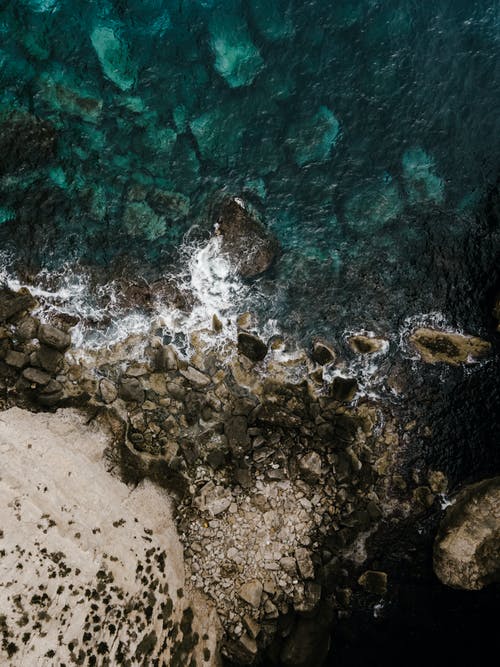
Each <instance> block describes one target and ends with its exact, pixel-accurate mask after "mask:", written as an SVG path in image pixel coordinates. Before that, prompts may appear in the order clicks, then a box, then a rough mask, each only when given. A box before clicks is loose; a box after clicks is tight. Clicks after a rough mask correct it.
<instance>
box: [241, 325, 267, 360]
mask: <svg viewBox="0 0 500 667" xmlns="http://www.w3.org/2000/svg"><path fill="white" fill-rule="evenodd" d="M238 352H239V353H240V354H244V355H245V357H247V358H248V359H250V360H251V361H255V362H257V361H262V360H263V359H264V357H265V356H266V354H267V345H266V344H265V343H264V341H262V340H261V339H260V338H259V337H258V336H256V335H255V334H251V333H247V332H246V331H240V332H239V334H238Z"/></svg>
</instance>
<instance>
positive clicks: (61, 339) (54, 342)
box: [37, 324, 71, 352]
mask: <svg viewBox="0 0 500 667" xmlns="http://www.w3.org/2000/svg"><path fill="white" fill-rule="evenodd" d="M37 337H38V340H39V341H40V343H42V344H44V345H47V346H48V347H52V348H54V349H55V350H59V351H60V352H65V351H66V350H67V349H68V348H69V346H70V345H71V336H70V335H69V334H67V333H65V332H64V331H61V329H57V328H56V327H53V326H52V325H51V324H40V326H39V327H38V333H37Z"/></svg>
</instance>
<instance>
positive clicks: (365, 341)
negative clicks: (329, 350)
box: [348, 334, 385, 354]
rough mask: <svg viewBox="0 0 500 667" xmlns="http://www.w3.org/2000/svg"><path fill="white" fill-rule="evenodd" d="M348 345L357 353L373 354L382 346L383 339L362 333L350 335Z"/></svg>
mask: <svg viewBox="0 0 500 667" xmlns="http://www.w3.org/2000/svg"><path fill="white" fill-rule="evenodd" d="M348 343H349V347H350V348H351V350H353V352H357V353H358V354H375V352H380V350H382V348H383V347H384V344H385V341H384V340H383V339H382V338H372V337H371V336H364V335H363V334H356V335H355V336H351V337H350V338H349V340H348Z"/></svg>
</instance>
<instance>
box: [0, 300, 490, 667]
mask: <svg viewBox="0 0 500 667" xmlns="http://www.w3.org/2000/svg"><path fill="white" fill-rule="evenodd" d="M35 308H36V302H35V300H34V299H33V297H32V296H31V294H30V293H29V292H28V290H26V289H22V290H20V291H18V292H14V291H12V290H9V289H8V288H2V290H1V291H0V390H1V393H0V402H1V408H2V409H7V408H9V407H11V406H14V405H16V406H19V407H23V408H27V409H29V410H35V411H39V410H50V411H54V410H56V409H58V408H63V407H74V408H75V407H76V408H78V409H79V410H83V411H84V412H85V414H86V415H87V416H88V418H90V419H92V420H94V421H96V422H97V423H99V424H101V426H102V427H103V428H105V429H106V430H107V431H108V432H109V433H110V434H112V438H113V442H114V444H113V446H112V447H111V448H110V452H109V456H110V458H111V460H112V461H113V464H114V465H115V466H116V467H117V469H119V470H120V472H121V475H122V477H123V478H124V479H125V480H128V481H129V482H136V483H137V482H138V481H139V480H141V479H142V478H145V477H149V478H150V479H152V480H153V481H154V482H156V483H157V484H159V485H160V486H163V487H165V488H166V489H168V491H169V493H170V495H171V496H172V497H173V498H174V499H175V506H176V508H175V520H176V523H177V530H178V532H179V536H180V539H181V542H182V545H183V549H184V563H185V569H186V579H187V580H188V581H189V585H190V586H191V587H192V589H193V590H196V591H198V592H199V593H200V594H201V595H202V596H203V597H204V598H205V600H206V601H207V604H208V605H209V606H210V607H211V608H212V609H213V610H214V611H215V612H216V614H217V616H218V618H219V620H220V622H221V625H222V628H223V633H222V639H221V642H220V644H219V651H220V654H221V655H222V656H224V657H225V658H226V659H228V660H229V661H231V664H236V665H243V664H253V663H255V662H258V661H259V660H261V659H262V656H264V655H266V656H267V659H268V660H272V661H274V663H275V664H283V665H290V666H297V667H300V666H302V665H304V666H306V665H311V664H317V665H319V664H321V662H322V660H323V659H324V657H325V656H326V654H327V652H328V649H329V644H330V630H331V627H332V624H333V620H334V618H336V617H344V618H345V617H346V616H347V617H348V616H349V614H350V610H351V606H352V600H353V597H357V598H359V597H360V596H361V597H362V598H363V599H364V600H365V601H366V604H368V605H372V606H376V605H377V604H381V603H383V600H384V596H385V595H386V593H387V590H388V588H390V586H391V581H390V576H389V580H388V574H387V572H384V571H381V570H377V569H374V568H371V567H367V566H366V563H367V562H368V560H369V559H368V554H367V551H366V550H367V541H368V540H369V538H370V536H371V535H373V534H374V533H375V532H376V531H377V529H378V527H379V526H380V525H381V524H383V523H387V524H391V525H392V526H394V525H398V524H399V523H402V522H405V521H406V522H407V521H411V520H413V518H417V517H419V516H421V515H422V513H425V512H426V511H428V510H429V508H431V507H433V506H434V505H435V504H439V502H440V499H441V498H442V497H443V494H444V493H445V492H446V491H447V479H446V476H445V474H443V472H442V471H440V470H431V469H427V470H419V471H416V470H413V471H409V473H408V471H407V470H405V468H404V464H403V462H404V452H405V449H406V448H407V446H408V442H409V441H410V440H411V438H412V437H413V433H416V432H417V431H418V432H419V433H420V432H421V429H418V428H417V429H416V424H415V423H414V422H413V421H407V422H404V421H402V419H401V414H400V413H398V411H397V409H395V407H394V405H393V404H391V402H390V401H384V400H382V399H380V398H376V397H375V398H374V397H370V396H369V395H364V394H362V393H360V392H359V391H358V389H359V388H358V384H357V381H356V378H349V377H343V376H342V375H341V374H336V375H334V376H333V378H332V379H328V378H331V375H329V374H327V373H325V369H330V370H331V369H334V368H336V367H337V365H338V364H339V365H340V366H341V360H338V359H336V354H335V350H333V349H332V347H331V346H330V345H329V344H328V342H327V341H322V340H317V341H316V342H315V343H314V344H313V348H312V350H311V351H310V352H309V353H306V352H305V351H300V350H298V351H297V350H296V351H294V352H290V351H287V349H286V346H285V342H284V341H282V340H279V339H276V338H274V339H272V340H271V341H269V342H266V341H264V340H261V339H260V338H259V336H258V335H257V333H256V331H255V330H254V329H253V326H252V318H251V316H250V315H249V314H246V315H243V316H241V317H240V318H239V320H238V324H239V326H238V336H237V339H236V340H233V339H231V337H228V336H224V335H223V329H224V323H223V322H221V321H220V320H219V319H218V318H217V317H214V320H213V324H212V327H211V328H210V329H205V330H202V331H195V332H192V333H191V337H190V345H191V350H192V352H191V354H190V356H189V358H184V357H183V356H181V355H180V354H179V353H178V352H177V351H176V349H175V348H174V347H173V346H172V345H165V344H164V343H163V341H162V340H161V338H158V337H155V336H153V335H151V336H148V337H131V338H129V339H128V340H127V341H124V342H123V343H119V344H117V345H116V346H114V348H111V349H101V350H95V351H92V350H86V351H85V352H84V353H82V351H78V350H74V349H72V347H71V334H70V325H71V324H72V323H71V322H70V323H64V322H63V321H62V320H60V321H53V322H40V321H39V320H38V318H37V317H35V316H34V315H33V311H34V309H35ZM349 344H350V346H351V348H352V349H353V350H354V351H355V352H356V353H357V354H363V355H370V354H376V353H377V352H378V351H380V349H382V348H383V346H384V341H383V340H382V339H377V338H372V337H369V336H363V335H359V336H353V337H352V338H351V339H350V342H349ZM410 344H411V345H413V347H414V349H415V351H416V352H417V353H418V354H419V355H420V358H421V360H422V363H424V364H443V363H444V364H451V365H457V364H464V363H465V364H466V363H474V362H475V361H476V360H478V359H481V358H483V357H484V356H485V355H487V354H489V353H490V349H491V346H490V344H489V343H488V342H486V341H482V340H480V339H478V338H474V337H470V336H465V335H459V334H450V333H447V332H443V331H434V330H432V329H428V328H427V329H424V328H420V329H417V330H415V331H414V332H413V333H412V334H411V336H410ZM390 389H391V390H392V391H397V387H396V385H395V384H394V382H392V384H391V387H390ZM429 435H430V434H429ZM161 650H162V649H161V647H160V646H159V645H158V646H157V645H154V646H153V645H152V646H151V656H150V657H152V656H156V657H157V658H160V657H161ZM163 650H164V649H163ZM131 664H136V663H134V662H132V663H131ZM138 664H141V663H140V662H139V663H138ZM182 664H184V663H182ZM185 664H187V663H185ZM190 664H191V663H190ZM192 664H194V663H192Z"/></svg>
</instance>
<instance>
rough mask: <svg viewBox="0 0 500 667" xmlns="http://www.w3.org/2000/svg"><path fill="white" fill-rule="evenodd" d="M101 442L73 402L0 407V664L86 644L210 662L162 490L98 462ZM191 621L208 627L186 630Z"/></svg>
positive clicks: (107, 655) (124, 656) (121, 658)
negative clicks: (43, 410) (49, 408)
mask: <svg viewBox="0 0 500 667" xmlns="http://www.w3.org/2000/svg"><path fill="white" fill-rule="evenodd" d="M107 446H109V442H108V437H107V435H106V434H105V433H104V432H102V431H100V430H98V429H97V428H92V427H91V426H88V425H86V424H85V419H84V418H83V417H82V416H80V415H79V414H78V413H77V412H75V411H72V410H65V411H61V410H60V411H58V412H57V413H55V414H50V415H46V414H32V413H29V412H25V411H23V410H20V409H19V408H12V409H11V410H8V411H6V412H1V413H0V466H1V470H2V474H1V479H0V499H1V500H0V526H1V529H0V555H1V557H0V609H1V610H2V614H3V615H4V619H5V620H4V622H3V624H2V627H1V628H0V632H1V633H2V643H0V664H2V665H5V666H6V667H7V666H12V667H18V666H19V665H41V664H47V665H49V664H51V665H55V664H63V663H65V664H74V663H75V662H76V661H81V662H80V664H83V663H84V662H85V664H87V663H89V664H91V662H90V660H91V656H93V658H92V660H95V661H96V662H95V663H94V664H122V663H123V662H126V663H127V664H131V665H144V664H152V663H153V662H155V661H158V662H159V663H161V664H173V663H172V660H173V659H174V657H175V655H177V656H178V657H179V659H180V660H181V662H180V663H179V664H189V663H190V660H191V658H192V657H193V658H195V659H196V661H197V664H200V665H201V664H214V663H213V662H208V663H206V662H203V657H202V656H203V650H204V649H208V650H209V654H211V655H212V656H214V655H215V651H214V647H215V639H214V631H213V629H210V626H212V627H214V620H213V618H209V617H210V613H208V612H207V611H206V610H205V609H203V612H202V614H200V617H201V616H203V617H204V616H205V614H206V620H205V618H203V620H202V621H200V622H201V623H203V624H204V625H203V627H202V626H201V625H200V622H199V621H198V616H197V614H196V613H195V615H194V618H192V605H191V602H190V600H189V597H188V591H186V583H185V580H184V563H183V555H182V548H181V545H180V542H179V539H178V536H177V532H176V529H175V526H174V523H173V521H172V518H171V512H170V504H169V498H168V497H167V496H166V494H165V493H164V492H163V491H161V490H159V489H158V488H156V487H155V486H153V484H152V483H150V482H144V483H141V484H140V485H139V486H137V487H135V488H129V487H128V486H126V485H125V484H124V483H122V482H121V481H120V480H119V479H118V478H117V477H115V476H113V475H111V474H110V473H109V472H107V471H106V469H105V465H104V462H103V451H104V449H105V448H106V447H107ZM181 589H183V590H181ZM145 594H146V595H145ZM190 607H191V608H190ZM197 608H198V607H197ZM132 609H133V610H134V611H133V613H130V610H132ZM194 630H196V632H197V633H198V635H199V637H200V638H201V637H202V636H203V635H204V634H205V633H206V632H208V634H209V639H208V640H202V639H199V640H198V642H196V636H195V632H194ZM169 633H170V635H169ZM173 637H176V638H175V639H174V638H173ZM164 642H165V644H164ZM181 643H182V645H181ZM183 651H184V653H183ZM176 652H177V653H176Z"/></svg>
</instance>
